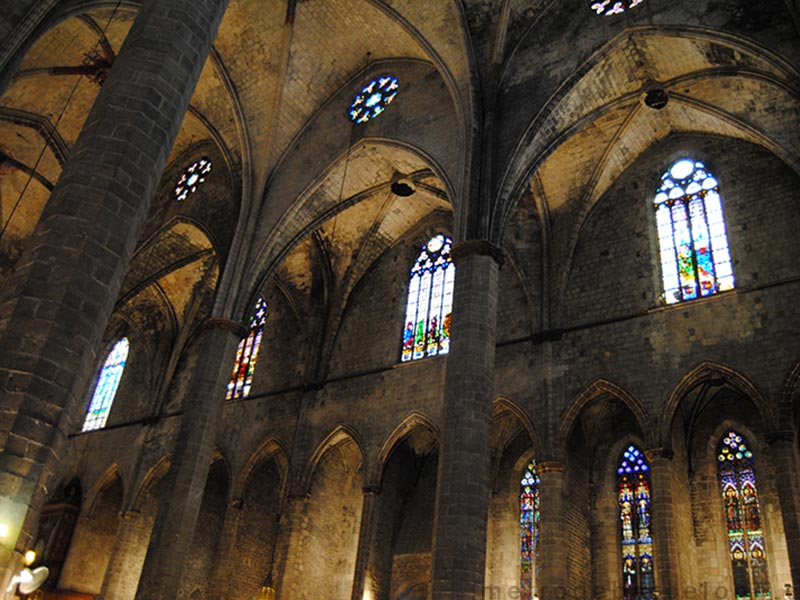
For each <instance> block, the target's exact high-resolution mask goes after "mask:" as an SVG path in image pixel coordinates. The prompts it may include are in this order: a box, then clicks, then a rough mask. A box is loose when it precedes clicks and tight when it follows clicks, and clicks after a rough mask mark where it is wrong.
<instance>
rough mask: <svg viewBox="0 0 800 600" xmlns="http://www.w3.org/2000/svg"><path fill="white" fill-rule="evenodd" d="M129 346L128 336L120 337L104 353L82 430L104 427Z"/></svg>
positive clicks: (123, 369) (117, 387)
mask: <svg viewBox="0 0 800 600" xmlns="http://www.w3.org/2000/svg"><path fill="white" fill-rule="evenodd" d="M130 347H131V345H130V342H129V341H128V338H127V337H122V338H120V339H118V340H117V341H116V342H115V343H114V345H113V346H112V347H111V349H110V350H109V351H108V352H107V353H106V355H105V360H104V361H103V366H102V367H100V370H99V372H98V374H97V378H96V379H95V384H94V390H93V391H92V399H91V400H90V401H89V407H88V408H87V409H86V415H85V417H84V420H83V428H82V431H94V430H95V429H102V428H103V427H105V424H106V422H107V421H108V415H109V414H110V412H111V406H112V404H113V403H114V398H115V397H116V395H117V390H118V389H119V383H120V381H121V380H122V375H123V373H124V372H125V365H126V364H127V361H128V354H129V352H130Z"/></svg>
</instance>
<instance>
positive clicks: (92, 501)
mask: <svg viewBox="0 0 800 600" xmlns="http://www.w3.org/2000/svg"><path fill="white" fill-rule="evenodd" d="M117 480H118V481H119V483H120V485H121V486H122V498H123V503H124V498H125V492H126V491H127V490H128V489H129V488H128V485H126V477H125V474H124V472H123V471H122V467H120V465H119V464H118V463H113V464H111V465H109V466H108V467H107V468H106V470H105V471H103V473H102V474H101V475H100V477H98V478H97V481H95V482H94V484H93V485H92V487H90V488H89V489H88V490H87V491H86V494H85V502H84V505H83V506H84V508H85V510H84V511H83V512H84V513H85V514H86V515H91V514H92V512H93V511H94V509H95V506H96V504H97V500H98V498H99V497H100V496H101V494H102V493H103V491H104V490H105V489H106V488H108V486H110V485H113V484H114V481H117Z"/></svg>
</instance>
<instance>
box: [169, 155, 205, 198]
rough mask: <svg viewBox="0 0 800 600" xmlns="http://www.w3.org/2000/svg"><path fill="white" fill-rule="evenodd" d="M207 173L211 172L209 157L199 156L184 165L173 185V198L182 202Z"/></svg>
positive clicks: (195, 188) (193, 191) (192, 192)
mask: <svg viewBox="0 0 800 600" xmlns="http://www.w3.org/2000/svg"><path fill="white" fill-rule="evenodd" d="M209 173H211V159H209V158H205V157H204V158H201V159H199V160H196V161H195V162H193V163H192V164H191V165H189V166H188V167H186V168H185V169H184V170H183V173H181V176H180V179H178V183H177V185H176V186H175V199H176V200H177V201H178V202H182V201H184V200H186V198H188V197H189V195H190V194H194V193H195V192H196V191H197V188H198V187H200V184H202V183H203V182H204V181H205V180H206V176H207V175H208V174H209Z"/></svg>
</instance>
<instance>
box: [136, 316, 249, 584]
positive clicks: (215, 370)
mask: <svg viewBox="0 0 800 600" xmlns="http://www.w3.org/2000/svg"><path fill="white" fill-rule="evenodd" d="M243 334H244V329H243V327H242V326H241V325H240V324H239V323H235V322H233V321H228V320H226V319H209V320H208V321H206V323H205V324H204V327H203V331H202V332H201V334H200V335H201V337H200V341H199V344H200V348H201V349H202V350H201V354H200V357H199V360H198V361H197V365H196V367H195V370H194V372H193V374H192V379H191V382H192V383H191V385H190V386H189V389H188V390H187V394H186V398H185V400H184V403H183V418H182V419H181V427H180V431H179V432H178V440H177V442H176V445H175V450H174V451H173V453H172V460H171V462H170V467H169V472H168V473H167V476H166V477H167V479H166V490H167V491H166V493H165V494H164V496H163V497H162V498H161V501H160V504H159V507H158V515H157V516H156V523H155V526H154V527H153V535H152V536H151V537H150V545H149V546H148V548H147V556H146V558H145V562H144V568H143V570H142V577H141V579H140V580H139V588H138V589H137V591H136V598H138V599H140V600H145V599H146V600H159V599H163V600H174V598H177V597H178V590H179V589H180V584H181V579H182V576H183V573H184V570H185V565H186V559H187V557H188V555H189V552H190V551H191V543H192V538H193V536H194V529H195V525H196V523H197V515H198V514H199V512H200V505H201V503H202V501H203V491H204V490H205V486H206V480H207V479H208V471H209V469H210V467H211V455H212V451H213V449H214V444H215V442H216V435H217V426H218V424H219V422H220V418H221V415H222V406H223V404H224V403H225V390H226V386H227V384H228V380H229V377H230V371H231V365H232V364H233V360H234V356H235V353H236V347H237V346H238V344H239V340H240V339H241V337H242V335H243Z"/></svg>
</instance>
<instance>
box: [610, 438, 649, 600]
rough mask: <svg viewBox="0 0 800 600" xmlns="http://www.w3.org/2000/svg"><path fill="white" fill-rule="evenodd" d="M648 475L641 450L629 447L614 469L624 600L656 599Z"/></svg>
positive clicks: (647, 467)
mask: <svg viewBox="0 0 800 600" xmlns="http://www.w3.org/2000/svg"><path fill="white" fill-rule="evenodd" d="M649 473H650V467H649V466H648V464H647V461H646V460H645V458H644V455H643V454H642V452H641V450H639V449H638V448H637V447H636V446H628V448H627V449H626V450H625V452H624V453H623V455H622V459H621V460H620V462H619V466H618V467H617V493H618V501H619V525H620V531H621V542H622V597H623V598H624V600H653V599H654V598H655V594H654V591H655V577H654V573H653V538H652V533H651V530H650V475H649Z"/></svg>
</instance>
